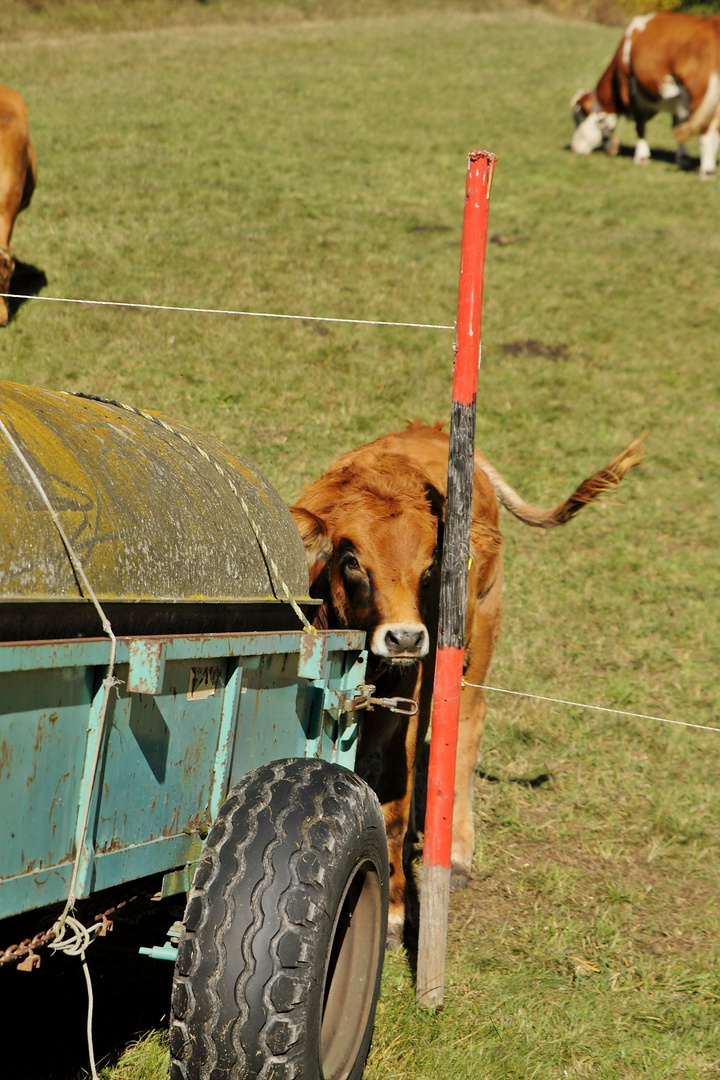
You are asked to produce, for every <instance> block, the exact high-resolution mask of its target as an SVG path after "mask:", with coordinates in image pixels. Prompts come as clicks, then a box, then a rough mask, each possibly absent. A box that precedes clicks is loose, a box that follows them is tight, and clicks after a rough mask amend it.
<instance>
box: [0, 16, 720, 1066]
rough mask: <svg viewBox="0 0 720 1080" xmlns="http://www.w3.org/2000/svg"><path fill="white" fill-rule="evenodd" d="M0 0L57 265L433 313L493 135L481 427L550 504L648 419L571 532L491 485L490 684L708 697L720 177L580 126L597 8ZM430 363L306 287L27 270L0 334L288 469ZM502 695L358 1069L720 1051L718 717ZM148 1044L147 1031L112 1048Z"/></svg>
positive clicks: (448, 303) (33, 254) (442, 393)
mask: <svg viewBox="0 0 720 1080" xmlns="http://www.w3.org/2000/svg"><path fill="white" fill-rule="evenodd" d="M5 6H8V7H10V5H8V4H7V0H6V2H5V4H4V5H3V7H5ZM12 7H13V21H12V22H11V24H10V25H11V28H12V34H11V35H10V36H9V37H8V38H6V39H5V40H4V41H3V42H2V43H0V58H1V60H2V68H3V73H2V81H3V82H5V83H7V84H8V85H10V86H13V87H15V88H16V89H18V90H20V91H21V93H22V94H23V95H24V96H25V98H26V100H27V103H28V106H29V110H30V117H31V127H32V132H33V136H34V139H35V143H36V147H37V153H38V161H39V181H38V188H37V191H36V194H35V197H34V200H33V203H32V206H31V207H30V209H29V210H28V211H27V212H26V213H25V214H23V216H22V217H21V218H20V219H19V221H18V224H17V226H16V230H15V234H14V237H13V248H14V252H15V255H16V257H17V258H18V259H19V260H21V261H22V262H23V263H25V264H28V265H29V266H30V267H33V268H35V269H36V271H38V272H42V273H43V274H44V275H45V277H46V279H47V284H46V285H45V286H44V288H43V289H42V291H41V295H42V296H52V297H70V298H77V299H97V300H116V301H125V302H127V303H131V302H134V303H144V304H158V305H174V306H187V307H199V308H222V309H233V310H247V311H260V312H269V313H285V314H293V315H301V316H307V317H310V316H325V317H336V318H347V319H353V318H357V319H364V320H396V321H404V322H421V323H432V324H437V323H439V324H451V323H452V322H453V320H454V315H455V300H456V291H457V275H458V267H459V242H460V227H461V218H462V204H463V189H464V176H465V161H466V155H467V153H468V152H469V151H470V150H473V149H489V150H492V151H494V152H495V153H496V154H497V155H498V159H499V161H498V166H497V171H496V175H495V182H494V185H493V190H492V201H491V222H490V233H491V236H494V237H496V238H501V239H502V240H503V242H501V243H499V242H491V243H490V245H489V248H488V257H487V266H486V289H485V296H486V305H485V322H484V333H483V363H482V370H481V374H480V390H479V397H478V422H477V443H478V446H479V447H480V448H481V449H482V450H483V451H484V453H485V454H486V455H487V456H488V457H489V458H490V460H491V461H492V462H493V464H494V465H495V466H496V467H497V468H498V469H499V470H500V471H501V472H502V473H503V475H504V476H505V477H506V479H507V480H508V481H509V482H510V483H512V484H513V486H514V487H516V488H517V489H518V490H519V491H520V492H521V493H522V494H523V495H524V497H525V498H527V499H529V500H533V501H536V502H538V503H542V504H544V505H550V504H554V503H555V502H558V501H560V499H561V498H564V497H565V496H566V495H568V494H569V493H570V492H571V491H572V489H573V487H574V486H575V485H576V484H577V483H578V482H579V481H580V480H581V479H583V477H585V476H586V475H588V474H589V473H591V472H593V471H595V469H597V468H598V467H600V466H602V465H604V464H605V463H606V462H608V461H609V460H610V459H611V458H612V457H614V456H615V455H616V454H617V453H618V452H619V450H620V449H622V447H623V446H625V445H626V444H627V443H628V442H630V441H631V439H633V438H634V437H635V436H637V435H638V434H640V433H641V432H642V431H644V430H646V429H647V430H649V432H650V435H649V438H648V442H647V458H646V463H645V464H644V465H643V466H642V467H641V469H639V470H635V471H634V472H633V473H632V474H631V475H630V476H629V477H628V478H627V479H626V480H625V481H624V482H623V484H622V486H621V488H620V489H619V490H618V491H617V492H616V493H615V494H613V495H612V496H610V497H608V498H607V499H606V500H605V501H604V502H603V503H601V504H599V505H597V506H594V507H591V508H589V509H587V510H585V511H584V512H583V513H582V514H581V515H580V517H579V518H578V519H577V520H576V521H574V522H573V523H572V524H570V525H569V526H568V527H567V528H564V529H560V530H557V531H555V532H554V533H550V534H544V533H539V532H536V531H533V530H530V529H528V528H526V527H524V526H522V525H520V524H519V523H517V522H515V521H514V520H511V519H510V518H509V517H508V516H506V517H505V518H504V535H505V546H506V558H507V564H506V566H507V570H506V577H507V584H506V613H505V621H504V629H503V635H502V638H501V641H500V643H499V646H498V650H497V653H496V659H495V662H494V665H493V668H492V672H491V681H492V683H493V685H495V686H499V687H505V688H508V689H512V690H518V691H527V692H531V693H534V694H539V695H545V696H550V697H559V698H564V699H569V700H571V701H575V702H589V703H594V704H596V705H601V706H605V707H610V708H615V709H621V710H627V711H631V712H637V713H648V714H653V715H655V716H660V717H666V718H669V719H672V720H675V721H680V722H683V723H691V724H700V725H708V726H711V727H720V716H719V715H718V707H717V690H716V685H717V675H716V668H715V664H716V662H717V657H718V653H719V652H720V629H719V627H718V614H719V612H720V589H719V586H718V574H717V564H718V550H719V547H720V545H719V543H718V479H719V477H720V409H719V404H720V363H719V359H720V358H719V356H718V353H719V345H718V326H719V319H718V296H719V295H720V187H719V186H718V185H720V180H718V181H716V182H715V183H708V184H701V183H700V182H699V181H698V178H697V175H696V174H695V175H693V174H689V173H681V172H678V171H677V170H676V168H675V167H674V165H673V164H672V160H671V158H672V150H673V144H672V140H671V138H670V134H669V122H668V120H667V118H662V117H661V118H658V119H656V120H655V121H653V123H652V124H651V125H650V128H649V139H650V143H651V147H652V148H653V150H654V151H657V155H656V156H655V159H654V160H653V161H652V162H651V164H650V165H649V166H647V167H643V168H638V167H636V166H634V165H633V163H632V157H631V156H628V154H627V153H624V154H622V155H621V156H620V157H619V158H615V159H610V158H608V157H606V156H604V155H602V154H596V155H594V156H593V157H592V158H590V159H581V158H575V157H573V156H572V155H571V154H570V153H569V151H568V149H567V145H568V143H569V139H570V135H571V120H570V110H569V108H568V102H569V99H570V97H571V95H572V94H573V93H574V92H575V91H576V90H578V89H579V88H580V87H582V86H590V85H594V82H595V81H596V80H597V78H598V76H599V75H600V73H601V71H602V69H603V66H604V64H605V63H606V62H607V60H608V59H609V57H610V55H611V53H612V51H613V49H614V46H615V44H616V40H617V38H618V36H619V31H618V30H617V29H611V28H607V27H600V26H597V25H593V24H589V23H583V22H581V21H569V20H561V19H558V18H554V17H551V16H548V15H546V14H543V12H542V11H541V10H539V9H538V10H533V9H527V10H522V9H518V10H498V11H495V12H492V11H488V12H482V11H473V10H471V8H472V5H470V4H466V5H465V10H463V9H462V5H457V6H455V7H454V6H453V4H452V0H448V2H447V4H446V5H445V8H444V9H441V8H440V7H439V6H436V5H434V4H430V3H428V4H425V5H422V4H418V6H417V8H416V9H413V7H412V5H410V4H404V5H402V6H398V7H396V6H395V5H394V4H393V0H387V2H386V3H385V4H383V3H380V2H379V0H378V2H377V3H373V4H368V5H364V4H358V5H357V7H356V11H357V12H358V14H356V15H355V16H353V14H352V12H353V8H352V7H351V6H350V5H349V4H345V5H338V6H337V11H338V12H339V13H340V14H341V15H342V16H343V17H342V18H339V17H338V18H332V17H331V16H332V14H333V5H331V4H325V5H324V6H323V5H321V4H320V3H318V4H316V5H311V4H308V5H306V6H305V7H304V8H302V7H300V6H299V5H297V6H296V5H293V4H287V5H286V6H284V7H283V6H281V5H272V4H262V3H260V2H259V0H258V3H256V4H255V5H254V6H253V5H250V4H248V5H247V6H246V7H243V6H242V5H240V4H238V5H233V4H231V3H219V4H208V5H199V4H189V3H185V4H182V3H180V4H176V5H171V4H169V3H168V4H161V3H158V4H157V5H156V6H155V7H153V5H149V4H148V3H145V2H144V0H137V2H136V3H133V4H129V3H127V4H125V5H123V6H122V7H121V9H120V12H121V13H120V14H118V9H115V10H113V5H111V4H107V3H106V4H104V5H103V4H100V5H97V6H96V7H95V8H94V9H91V8H88V7H87V5H85V6H83V5H80V4H77V5H73V4H72V3H70V2H69V0H68V3H66V4H65V5H57V6H55V5H50V4H48V5H47V9H48V10H45V9H42V7H41V5H37V6H36V8H32V6H31V5H28V6H27V9H25V8H23V9H22V10H20V5H12ZM18 12H19V13H18ZM303 12H304V13H305V14H306V15H308V16H311V17H304V15H303ZM363 13H364V14H363ZM620 134H621V138H622V140H623V143H624V146H625V148H626V149H628V148H630V147H631V146H632V143H633V139H632V136H633V132H632V130H631V128H630V126H629V125H627V124H621V127H620ZM690 150H691V153H695V154H696V153H697V147H696V145H694V144H692V143H691V144H690ZM451 371H452V333H451V332H449V331H442V330H420V329H401V328H391V327H377V326H354V325H338V324H333V323H323V322H316V321H312V320H311V319H309V318H308V319H307V320H306V321H302V320H298V321H282V320H271V319H258V318H244V317H239V316H231V315H212V314H186V313H174V312H151V311H142V312H139V311H135V310H132V309H130V308H119V309H118V308H99V307H81V306H79V305H67V304H57V303H50V302H46V301H43V300H30V301H27V302H26V303H24V304H23V305H22V306H21V307H20V308H19V310H18V312H17V314H16V316H15V318H14V320H13V322H12V323H11V324H10V326H9V327H8V328H7V329H6V330H4V331H2V332H0V377H2V378H5V379H12V380H15V381H18V382H27V383H33V384H38V385H42V386H49V387H52V388H55V389H67V390H82V391H85V392H88V393H95V394H101V395H107V396H110V397H113V398H119V399H121V400H125V401H127V402H129V403H131V404H135V405H138V406H143V407H146V408H157V409H161V410H163V411H164V412H166V413H167V414H169V415H170V416H172V417H175V418H178V419H182V420H185V421H188V422H190V423H193V424H195V425H196V426H198V427H200V428H203V429H205V430H207V431H210V432H212V433H213V434H215V435H217V436H219V437H221V438H222V439H224V440H226V441H227V442H228V443H230V444H231V445H232V446H234V447H236V448H237V449H238V450H239V451H240V452H242V453H243V454H245V455H247V456H248V457H250V458H251V459H253V460H254V461H255V462H256V463H257V464H258V465H259V466H260V467H261V469H262V470H263V471H264V472H265V474H266V475H267V476H268V478H269V479H270V480H272V481H273V482H274V483H275V484H276V486H277V487H278V488H279V490H280V491H281V493H282V494H283V496H284V497H286V498H287V499H288V500H291V499H292V498H293V497H294V496H295V495H297V494H298V493H299V491H300V489H301V488H302V486H303V485H304V484H305V483H306V482H307V481H309V480H311V479H312V478H314V477H315V476H316V475H318V474H319V473H320V472H321V471H322V469H323V468H324V467H325V466H326V465H327V464H329V463H330V462H331V461H332V460H333V459H334V458H335V457H336V456H337V455H338V454H339V453H341V452H342V451H345V450H347V449H349V448H350V447H352V446H353V445H357V444H358V443H360V442H364V441H367V440H369V439H372V438H374V437H375V436H377V435H380V434H381V433H383V432H385V431H387V430H391V429H392V428H395V427H399V426H401V425H402V424H403V423H404V422H405V421H406V420H408V419H412V418H413V417H416V416H418V417H421V418H423V419H425V420H427V421H435V420H436V419H441V420H446V419H448V417H449V403H450V381H451ZM488 698H489V701H488V704H489V709H488V725H487V733H486V737H485V742H484V749H483V761H482V768H483V770H484V772H486V773H488V774H492V776H494V777H497V778H498V782H491V781H489V780H486V779H483V778H481V777H478V780H477V788H476V796H477V802H476V808H477V817H478V825H479V830H478V836H479V842H478V851H477V856H476V870H475V876H474V880H473V882H472V885H471V887H470V888H469V889H468V890H466V891H465V892H464V893H461V894H455V895H454V896H453V899H452V910H451V927H450V946H449V967H448V978H447V989H446V1004H445V1010H444V1012H443V1013H441V1014H439V1015H429V1014H426V1013H420V1012H418V1011H417V1010H416V1008H415V1005H414V991H413V986H412V980H411V975H410V972H409V969H408V966H407V963H406V959H405V957H404V956H403V955H398V954H393V955H390V956H389V957H388V961H387V963H386V970H385V975H384V988H383V996H382V1000H381V1003H380V1007H379V1012H378V1019H377V1025H376V1034H375V1041H374V1046H373V1050H372V1052H371V1057H370V1060H369V1063H368V1068H367V1071H366V1077H367V1080H386V1078H392V1080H450V1078H451V1077H452V1078H453V1080H458V1078H459V1080H463V1078H465V1077H468V1078H470V1077H472V1078H477V1080H515V1078H517V1080H532V1078H537V1080H562V1078H563V1077H566V1076H568V1077H579V1078H586V1077H588V1078H597V1080H635V1078H640V1077H652V1078H654V1080H701V1078H702V1080H711V1078H717V1077H718V1076H719V1075H720V1010H719V1005H720V977H719V968H718V941H717V926H718V915H719V910H718V909H719V906H720V905H719V903H718V895H719V893H720V872H719V867H720V860H719V857H718V841H719V840H720V824H719V821H720V795H719V792H718V780H717V762H718V751H719V750H720V733H718V732H708V731H702V730H697V729H692V728H687V727H680V726H673V725H670V724H662V723H658V722H656V721H651V720H641V719H631V718H628V717H623V716H619V715H611V714H607V713H593V712H588V711H586V710H582V709H579V708H572V707H566V706H555V705H551V704H548V703H545V702H542V701H528V700H525V699H522V698H513V697H508V696H505V695H501V694H494V693H493V694H489V695H488ZM542 773H549V774H551V776H552V781H551V782H547V783H544V784H542V785H541V786H538V787H535V788H533V787H528V786H523V785H520V784H517V783H514V782H513V780H516V779H518V778H525V779H527V778H532V777H535V776H538V775H539V774H542ZM148 963H149V962H148ZM24 977H25V978H29V976H24ZM165 1007H166V1006H165V1005H163V1006H162V1008H163V1009H164V1008H165ZM80 1012H82V1010H80ZM82 1023H83V1020H82V1016H81V1015H80V1013H79V1014H78V1024H79V1025H82ZM83 1064H84V1061H83V1060H82V1059H81V1060H80V1061H79V1062H78V1070H79V1069H80V1068H81V1066H82V1065H83ZM166 1067H167V1066H166V1056H165V1052H164V1050H163V1048H162V1035H161V1034H158V1033H154V1034H151V1035H150V1038H149V1041H148V1042H146V1043H143V1044H141V1045H140V1046H139V1047H135V1048H134V1049H132V1050H131V1051H128V1052H127V1053H126V1054H125V1056H124V1057H122V1058H121V1059H120V1061H119V1063H115V1062H113V1063H112V1064H111V1065H110V1066H109V1067H108V1068H107V1070H106V1071H105V1072H104V1074H103V1075H104V1076H105V1078H106V1080H119V1078H122V1080H155V1078H159V1077H161V1076H164V1075H165V1069H166ZM72 1075H73V1076H74V1075H75V1073H73V1074H72ZM61 1080H70V1076H69V1075H68V1076H67V1077H64V1078H61Z"/></svg>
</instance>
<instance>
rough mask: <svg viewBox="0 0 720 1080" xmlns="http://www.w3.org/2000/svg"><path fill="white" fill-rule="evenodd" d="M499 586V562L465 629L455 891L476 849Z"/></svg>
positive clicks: (467, 874)
mask: <svg viewBox="0 0 720 1080" xmlns="http://www.w3.org/2000/svg"><path fill="white" fill-rule="evenodd" d="M502 583H503V574H502V563H501V562H500V561H499V560H498V567H497V574H496V577H495V580H494V582H493V584H492V587H491V588H490V591H489V592H488V593H487V595H486V596H485V597H484V598H483V601H482V603H481V604H478V605H477V606H476V607H475V610H474V611H473V612H472V613H471V620H469V626H468V627H467V630H466V638H467V645H466V649H465V655H466V667H465V686H464V687H463V690H462V694H461V697H460V727H459V730H458V750H457V765H456V769H455V805H454V810H453V840H452V855H451V883H452V885H453V887H454V888H463V887H464V886H465V885H467V883H468V881H469V880H470V873H471V870H472V859H473V852H474V850H475V827H474V823H473V788H474V780H475V767H476V765H477V760H478V756H479V753H480V740H481V738H482V733H483V727H484V724H485V695H484V693H483V691H482V690H481V689H480V686H481V685H482V684H483V683H484V682H485V679H486V677H487V672H488V668H489V667H490V661H491V659H492V654H493V649H494V648H495V642H496V641H497V637H498V634H499V632H500V619H501V616H502Z"/></svg>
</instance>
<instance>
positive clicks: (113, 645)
mask: <svg viewBox="0 0 720 1080" xmlns="http://www.w3.org/2000/svg"><path fill="white" fill-rule="evenodd" d="M0 431H2V434H3V435H4V436H5V438H6V439H7V441H8V443H9V444H10V446H11V447H12V449H13V451H14V453H15V455H16V456H17V458H18V459H19V461H20V462H21V464H22V465H23V466H24V468H25V470H26V472H27V473H28V476H29V477H30V479H31V481H32V483H33V486H34V487H35V488H36V490H37V492H38V494H39V495H40V498H41V499H42V501H43V503H44V504H45V507H46V508H47V510H48V512H49V513H50V516H51V518H52V520H53V522H54V524H55V527H56V529H57V531H58V532H59V534H60V539H61V540H62V542H63V544H64V545H65V550H66V551H67V553H68V556H69V558H70V562H71V564H72V567H73V570H74V571H75V573H76V575H77V577H78V580H79V581H80V583H81V584H82V587H83V589H84V590H85V594H86V596H87V597H88V598H89V599H90V600H91V601H92V603H93V606H94V607H95V610H96V611H97V613H98V615H99V616H100V622H101V624H102V628H103V630H104V631H105V633H106V634H107V636H108V637H109V638H110V660H109V662H108V670H107V675H106V676H105V678H104V679H103V683H102V685H103V690H104V693H103V700H102V705H101V707H100V716H99V718H98V730H97V738H96V740H95V748H94V751H93V759H92V765H91V769H90V778H89V782H88V791H87V797H86V799H85V807H84V809H83V815H82V823H81V826H80V832H79V839H78V844H77V851H76V852H75V861H74V863H73V870H72V876H71V878H70V889H69V891H68V898H67V902H66V904H65V908H64V910H63V913H62V915H61V916H60V918H59V919H58V924H59V926H60V929H62V927H63V925H64V923H65V920H66V919H67V917H68V913H69V912H70V911H71V910H72V909H73V907H74V906H75V899H76V896H75V890H76V888H77V879H78V873H79V872H80V860H81V858H82V853H83V847H84V844H85V831H86V829H87V823H88V817H89V815H90V805H91V803H92V794H93V789H94V787H95V777H96V775H97V768H98V761H99V759H100V748H101V746H102V737H103V732H104V729H105V714H106V712H107V705H108V699H109V697H110V690H111V689H112V687H113V686H116V685H117V679H116V678H115V654H116V651H117V639H116V637H115V634H114V633H113V629H112V626H111V625H110V620H109V619H108V618H107V616H106V615H105V612H104V611H103V609H102V607H101V605H100V601H99V600H98V598H97V596H96V595H95V592H94V591H93V587H92V585H91V584H90V582H89V581H88V578H87V575H86V573H85V570H84V569H83V565H82V563H81V562H80V559H79V557H78V555H77V553H76V551H75V549H74V548H73V546H72V544H71V543H70V540H69V538H68V535H67V533H66V532H65V530H64V528H63V526H62V522H61V521H60V518H59V516H58V514H57V512H56V511H55V508H54V507H53V505H52V503H51V502H50V499H49V498H48V496H47V494H46V492H45V489H44V488H43V486H42V484H41V483H40V480H39V478H38V476H37V474H36V473H35V470H34V469H33V467H32V465H31V464H30V462H29V461H28V460H27V458H26V457H25V455H24V454H23V452H22V450H21V449H20V447H19V446H18V444H17V443H16V442H15V439H13V437H12V435H11V434H10V432H9V431H8V429H7V427H6V426H5V424H4V422H3V421H2V419H0Z"/></svg>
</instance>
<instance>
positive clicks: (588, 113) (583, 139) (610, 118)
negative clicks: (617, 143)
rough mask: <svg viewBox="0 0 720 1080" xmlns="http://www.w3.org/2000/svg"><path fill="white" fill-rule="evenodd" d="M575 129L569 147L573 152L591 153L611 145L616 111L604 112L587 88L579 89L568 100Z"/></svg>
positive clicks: (615, 123)
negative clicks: (569, 100) (570, 99)
mask: <svg viewBox="0 0 720 1080" xmlns="http://www.w3.org/2000/svg"><path fill="white" fill-rule="evenodd" d="M570 108H571V109H572V114H573V120H574V122H575V131H574V132H573V137H572V140H571V142H570V149H571V150H572V151H573V153H575V154H592V152H593V150H597V149H599V148H600V147H601V146H604V147H605V148H606V149H607V148H608V147H610V146H612V145H613V141H612V135H613V132H614V131H615V128H616V127H617V122H618V118H617V113H609V112H604V111H603V110H602V109H600V108H599V107H598V105H597V101H596V100H595V98H594V95H593V94H592V93H591V92H590V91H589V90H580V91H579V92H578V93H577V94H576V95H575V97H574V98H573V99H572V101H571V102H570Z"/></svg>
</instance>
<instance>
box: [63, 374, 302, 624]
mask: <svg viewBox="0 0 720 1080" xmlns="http://www.w3.org/2000/svg"><path fill="white" fill-rule="evenodd" d="M74 396H75V397H80V398H86V399H87V400H88V401H97V402H99V403H100V404H101V405H114V406H115V407H116V408H119V409H124V410H125V411H126V412H129V413H133V414H134V415H135V416H141V417H142V418H143V419H144V420H149V421H150V423H151V424H155V425H156V426H157V427H161V428H163V429H164V430H165V431H168V432H169V433H170V434H171V435H174V436H175V437H176V438H178V439H182V441H183V442H184V443H185V444H186V445H187V446H189V447H190V448H191V449H192V450H194V451H195V452H196V453H198V454H199V455H200V457H202V458H203V459H204V460H205V461H207V462H208V464H209V465H212V467H213V468H214V469H215V471H216V472H217V473H218V474H219V475H220V476H222V478H223V480H224V481H225V483H226V484H227V485H228V487H229V488H230V490H231V491H232V493H233V495H234V496H235V498H236V499H237V500H238V501H239V503H240V506H241V507H242V510H243V513H244V514H245V517H246V518H247V519H248V522H249V524H250V528H251V529H252V531H253V533H254V535H255V539H256V540H257V543H258V546H259V548H260V550H261V552H262V554H263V558H264V559H265V561H266V563H267V565H268V566H269V567H270V570H271V571H272V575H273V576H274V578H275V580H272V578H271V584H272V586H273V588H275V581H277V583H278V584H279V586H280V589H281V591H282V592H283V594H284V596H285V599H286V600H287V602H288V603H289V604H290V607H291V608H292V609H293V611H294V612H295V614H296V615H297V617H298V619H299V620H300V622H301V623H302V626H303V629H304V630H305V632H306V633H308V634H316V633H317V630H316V629H315V627H314V626H313V625H312V624H311V623H310V622H309V621H308V619H307V618H306V616H305V613H304V612H303V611H302V609H301V608H300V607H299V605H298V603H297V601H296V600H295V598H294V597H293V595H292V593H291V592H290V589H289V588H288V586H287V585H286V584H285V581H284V579H283V576H282V574H281V573H280V568H279V567H278V565H277V563H276V562H275V560H274V559H273V557H272V555H271V554H270V551H269V549H268V546H267V544H266V543H265V541H264V539H263V537H262V535H261V533H260V530H259V529H258V527H257V525H256V524H255V520H254V518H253V516H252V514H251V513H250V507H249V506H248V504H247V502H246V501H245V499H244V498H243V496H242V495H241V494H240V492H239V490H238V488H237V487H236V485H235V482H234V481H233V479H232V477H231V476H230V475H229V473H227V472H226V471H225V469H223V467H222V465H220V463H219V462H217V461H215V460H214V459H213V458H211V457H210V455H209V454H208V452H207V450H203V448H202V446H198V444H197V443H194V442H193V441H192V440H191V439H189V438H188V437H187V435H184V434H183V432H182V431H176V430H175V428H173V427H172V426H171V425H170V424H168V422H167V420H163V419H162V418H161V417H159V416H154V415H153V413H149V412H145V410H144V409H137V408H135V406H134V405H125V404H124V403H123V402H122V401H106V400H104V399H103V398H99V397H92V396H88V395H85V394H75V395H74ZM278 599H279V598H278Z"/></svg>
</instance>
